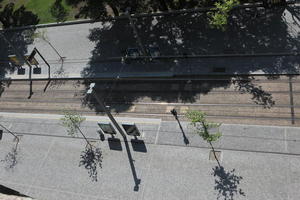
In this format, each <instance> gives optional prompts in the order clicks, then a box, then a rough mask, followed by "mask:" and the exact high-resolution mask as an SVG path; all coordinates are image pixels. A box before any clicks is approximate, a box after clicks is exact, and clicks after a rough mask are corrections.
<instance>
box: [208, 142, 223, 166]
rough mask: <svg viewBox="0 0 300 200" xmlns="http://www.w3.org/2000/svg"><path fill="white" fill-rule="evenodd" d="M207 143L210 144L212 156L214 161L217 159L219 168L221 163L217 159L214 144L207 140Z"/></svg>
mask: <svg viewBox="0 0 300 200" xmlns="http://www.w3.org/2000/svg"><path fill="white" fill-rule="evenodd" d="M209 145H210V147H211V149H212V151H213V154H214V157H215V159H216V161H217V163H218V165H219V167H220V168H221V164H220V162H219V159H218V158H217V155H216V152H215V148H214V146H213V145H212V143H211V142H209Z"/></svg>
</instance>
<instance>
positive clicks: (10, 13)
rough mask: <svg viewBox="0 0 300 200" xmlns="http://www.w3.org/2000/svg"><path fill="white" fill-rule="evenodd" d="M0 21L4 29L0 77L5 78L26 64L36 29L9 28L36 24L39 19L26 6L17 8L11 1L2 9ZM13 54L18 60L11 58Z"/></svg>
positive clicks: (0, 41)
mask: <svg viewBox="0 0 300 200" xmlns="http://www.w3.org/2000/svg"><path fill="white" fill-rule="evenodd" d="M0 22H1V23H2V24H3V30H1V32H0V54H1V62H0V79H4V78H5V76H6V75H7V74H11V73H13V72H14V71H15V70H17V69H20V68H21V66H23V65H24V64H25V63H24V56H25V55H26V54H27V53H28V50H27V46H28V45H29V44H31V43H32V42H33V39H32V38H33V37H32V35H33V33H34V31H35V28H28V29H22V30H10V29H9V28H12V27H18V26H26V25H34V24H37V23H38V22H39V19H38V17H37V15H35V14H34V13H32V12H31V11H27V10H26V9H25V7H24V6H21V7H20V8H17V9H16V8H15V5H14V3H9V4H7V5H6V6H5V7H4V8H3V10H2V11H0ZM11 55H15V57H16V58H17V59H16V60H17V61H16V62H13V61H11V60H10V58H9V57H10V56H11ZM2 89H3V87H2ZM2 92H3V91H2Z"/></svg>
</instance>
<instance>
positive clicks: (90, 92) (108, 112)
mask: <svg viewBox="0 0 300 200" xmlns="http://www.w3.org/2000/svg"><path fill="white" fill-rule="evenodd" d="M95 85H96V84H95V83H91V84H90V87H89V89H88V91H87V94H88V95H93V96H94V97H95V99H96V101H97V102H98V104H99V105H100V106H101V107H102V109H103V110H104V112H105V113H106V114H107V116H108V118H109V119H110V120H111V122H112V123H113V125H114V126H115V127H116V128H117V129H118V131H119V133H120V134H121V135H122V136H123V138H124V139H126V135H125V134H124V132H123V130H122V128H121V127H120V126H119V124H118V122H117V121H116V120H115V118H114V116H113V115H112V114H111V112H110V110H109V106H106V105H105V103H104V102H103V101H102V99H101V98H100V97H99V96H98V94H97V93H95V91H94V87H95Z"/></svg>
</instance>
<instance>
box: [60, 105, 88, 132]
mask: <svg viewBox="0 0 300 200" xmlns="http://www.w3.org/2000/svg"><path fill="white" fill-rule="evenodd" d="M60 120H61V122H62V125H63V126H65V127H66V128H67V132H68V135H71V136H73V137H74V136H75V134H76V133H77V132H78V127H80V125H81V123H82V122H83V121H85V118H84V117H82V116H81V115H80V114H78V113H76V112H70V111H65V112H64V116H63V117H62V118H60Z"/></svg>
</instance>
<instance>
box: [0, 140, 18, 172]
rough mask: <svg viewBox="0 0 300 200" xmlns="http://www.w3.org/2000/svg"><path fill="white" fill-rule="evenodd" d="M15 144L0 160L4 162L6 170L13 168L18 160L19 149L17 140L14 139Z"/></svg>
mask: <svg viewBox="0 0 300 200" xmlns="http://www.w3.org/2000/svg"><path fill="white" fill-rule="evenodd" d="M14 142H15V144H14V145H13V147H12V148H11V150H10V151H9V152H8V153H7V154H6V155H5V157H4V159H3V160H1V162H3V163H4V164H5V169H6V170H11V169H13V168H15V166H16V165H17V164H18V162H19V151H20V148H18V145H19V140H15V139H14Z"/></svg>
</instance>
